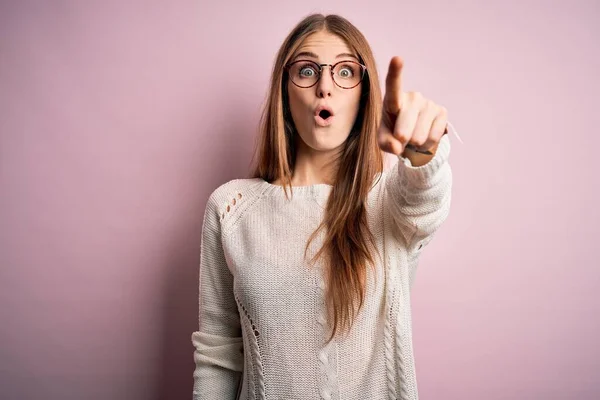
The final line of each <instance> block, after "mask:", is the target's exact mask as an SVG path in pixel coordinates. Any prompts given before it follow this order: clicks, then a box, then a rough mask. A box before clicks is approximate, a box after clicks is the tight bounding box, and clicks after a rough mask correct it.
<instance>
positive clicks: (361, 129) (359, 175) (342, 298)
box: [251, 14, 384, 342]
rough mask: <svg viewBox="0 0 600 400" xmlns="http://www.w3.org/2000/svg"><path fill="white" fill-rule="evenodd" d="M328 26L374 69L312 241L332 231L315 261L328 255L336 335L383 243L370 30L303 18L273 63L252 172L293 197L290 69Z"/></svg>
mask: <svg viewBox="0 0 600 400" xmlns="http://www.w3.org/2000/svg"><path fill="white" fill-rule="evenodd" d="M322 30H325V31H328V32H330V33H333V34H335V35H338V36H339V37H341V38H342V39H343V40H345V41H346V43H347V44H348V45H349V46H350V48H351V49H353V50H354V51H355V52H356V53H357V54H358V56H359V60H360V62H362V63H363V64H364V65H366V67H367V73H366V74H365V78H364V79H363V81H362V84H361V100H360V106H359V107H360V109H359V112H358V115H357V118H356V121H355V124H354V126H353V128H352V131H351V132H350V134H349V136H348V138H347V140H346V141H345V143H344V145H343V149H342V150H341V152H340V153H339V155H338V156H337V157H336V159H335V160H334V162H335V166H336V168H335V170H336V171H337V172H336V174H335V181H334V184H333V189H332V191H331V194H330V196H329V199H328V202H327V206H326V209H325V212H324V217H323V221H322V222H321V224H320V225H319V226H318V228H317V229H316V230H315V232H314V233H313V234H312V235H311V237H310V238H309V240H308V242H307V244H306V249H305V256H306V251H307V250H308V248H309V245H310V242H311V241H312V240H313V239H314V238H315V236H316V235H317V234H318V232H319V231H320V230H321V229H326V236H325V239H324V243H323V247H322V248H321V249H320V250H319V251H318V252H317V253H316V254H315V256H314V257H313V258H312V259H311V260H310V261H309V262H310V263H314V262H315V261H316V260H317V259H318V258H319V257H324V260H325V265H326V266H327V268H325V272H326V273H325V280H326V283H327V290H326V296H325V297H326V304H327V310H328V315H329V320H330V326H331V328H332V329H331V336H330V337H329V340H328V342H329V341H331V340H332V339H333V337H334V336H335V335H336V333H337V332H338V331H339V330H340V329H345V330H349V329H350V328H351V327H352V324H353V321H354V319H355V317H356V315H357V314H358V312H359V311H360V309H361V308H362V306H363V304H364V298H365V291H366V277H367V264H370V265H371V266H372V267H374V264H375V262H374V257H373V252H374V251H375V252H376V247H375V240H374V237H373V234H372V233H371V232H370V230H369V227H368V224H367V210H366V206H365V203H366V200H367V195H368V193H369V191H370V189H371V188H372V186H373V184H374V179H375V177H376V175H377V174H378V173H381V172H382V171H383V167H384V165H383V161H384V160H383V153H382V152H381V150H380V148H379V145H378V143H377V128H378V125H379V119H380V118H381V102H382V100H381V90H380V87H379V79H378V76H377V68H376V65H375V60H374V57H373V53H372V51H371V48H370V46H369V44H368V42H367V40H366V39H365V37H364V36H363V34H362V33H361V32H360V31H359V30H358V29H357V28H356V27H355V26H354V25H352V24H351V23H350V22H349V21H348V20H346V19H345V18H343V17H341V16H338V15H327V16H325V15H322V14H313V15H309V16H307V17H306V18H304V19H303V20H302V21H300V22H299V23H298V24H297V25H296V26H295V27H294V28H293V29H292V31H291V32H290V33H289V35H288V36H287V37H286V39H285V40H284V42H283V44H282V45H281V47H280V49H279V51H278V53H277V58H276V61H275V65H274V67H273V71H272V76H271V83H270V89H269V96H268V97H267V101H266V104H265V106H264V109H263V114H262V117H261V121H260V130H259V138H258V139H259V141H258V143H257V147H256V149H255V154H254V157H253V161H254V162H255V166H254V170H253V172H252V175H251V177H253V178H262V179H264V180H265V181H267V182H273V181H275V180H280V181H281V182H283V183H284V186H283V189H282V190H285V192H286V194H287V190H286V189H287V187H289V189H290V191H292V194H293V189H292V186H291V179H292V172H293V170H294V163H295V156H296V152H297V148H296V135H297V132H296V128H295V126H294V122H293V120H292V116H291V112H290V108H289V102H288V94H287V84H288V76H287V72H286V71H285V68H284V66H285V65H286V64H287V63H288V61H289V60H290V58H291V57H292V55H293V54H294V52H295V51H296V50H297V49H298V47H299V46H300V45H301V43H302V42H303V40H304V39H305V38H306V37H307V36H309V35H311V34H312V33H315V32H319V31H322Z"/></svg>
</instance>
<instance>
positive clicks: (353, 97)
mask: <svg viewBox="0 0 600 400" xmlns="http://www.w3.org/2000/svg"><path fill="white" fill-rule="evenodd" d="M353 54H354V56H352V55H353ZM296 60H311V61H315V62H316V63H317V64H331V65H333V64H335V63H337V62H339V61H344V60H346V61H355V62H358V58H357V55H356V54H355V52H353V51H352V50H351V49H350V47H349V46H348V45H347V44H346V42H345V41H344V40H343V39H342V38H340V37H339V36H337V35H334V34H332V33H329V32H326V31H321V32H317V33H313V34H312V35H310V36H308V37H307V38H306V39H305V40H304V42H303V43H302V44H301V46H300V47H299V48H298V50H297V51H296V53H294V55H293V57H292V58H291V60H290V62H293V61H296ZM300 65H305V66H304V67H301V68H300V67H298V68H294V69H293V70H290V74H292V73H293V71H294V70H295V72H296V73H294V78H296V81H297V82H300V83H302V82H303V81H302V80H308V81H310V77H311V76H312V74H314V73H315V72H316V71H314V70H313V68H311V67H310V65H309V64H303V63H298V64H297V66H300ZM306 65H308V67H307V66H306ZM348 65H351V64H348ZM338 67H343V65H342V64H340V65H339V66H338ZM330 68H331V67H329V66H325V67H323V70H322V73H321V78H320V79H319V81H318V82H317V83H316V84H315V85H314V86H312V87H310V88H301V87H298V86H296V85H295V84H294V83H293V82H292V81H291V79H288V83H287V89H288V93H289V103H290V104H289V105H290V109H291V114H292V118H293V120H294V125H295V126H296V130H297V131H298V134H299V136H300V138H297V139H300V140H301V142H300V143H299V146H300V148H299V150H300V151H302V150H303V149H307V148H308V149H312V150H315V151H321V152H327V151H331V150H335V149H337V148H338V147H339V146H340V145H342V144H343V143H344V142H345V141H346V139H347V138H348V135H349V134H350V130H351V129H352V126H353V125H354V121H355V120H356V116H357V114H358V108H359V103H360V95H361V87H362V81H361V83H359V84H358V85H357V86H356V87H354V88H352V89H343V88H341V87H339V86H338V85H336V83H334V81H333V79H332V76H331V69H330ZM336 69H337V71H338V74H339V75H338V76H339V77H340V78H339V79H338V76H336V80H337V81H339V82H343V79H344V78H345V77H348V76H349V73H350V72H349V71H350V70H349V69H344V68H341V69H338V68H336ZM356 72H359V73H360V69H359V70H358V71H355V73H356ZM302 86H306V85H304V84H302ZM345 86H348V85H345ZM320 107H321V108H322V107H326V108H328V109H329V110H330V111H331V113H332V114H333V115H331V116H329V118H327V119H324V118H323V117H327V115H326V114H322V113H321V115H319V108H320Z"/></svg>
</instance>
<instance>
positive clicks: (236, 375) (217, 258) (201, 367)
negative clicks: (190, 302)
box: [192, 196, 243, 400]
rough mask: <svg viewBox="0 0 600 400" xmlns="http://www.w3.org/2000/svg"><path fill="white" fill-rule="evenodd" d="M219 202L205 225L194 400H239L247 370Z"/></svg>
mask: <svg viewBox="0 0 600 400" xmlns="http://www.w3.org/2000/svg"><path fill="white" fill-rule="evenodd" d="M217 204H218V203H217V201H215V200H214V198H213V196H211V197H210V198H209V200H208V203H207V206H206V210H205V214H204V220H203V225H202V236H201V244H200V285H199V330H198V331H196V332H193V333H192V343H193V345H194V348H195V350H194V363H195V370H194V374H193V377H194V387H193V399H194V400H228V399H231V400H233V399H235V398H236V396H237V390H238V385H239V382H240V378H241V371H242V370H243V340H242V332H241V323H240V316H239V312H238V309H237V305H236V302H235V297H234V294H233V275H232V274H231V272H230V270H229V268H228V266H227V263H226V261H225V255H224V251H223V247H222V241H221V224H220V219H219V211H218V207H217Z"/></svg>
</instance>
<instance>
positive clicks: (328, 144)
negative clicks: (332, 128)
mask: <svg viewBox="0 0 600 400" xmlns="http://www.w3.org/2000/svg"><path fill="white" fill-rule="evenodd" d="M305 137H306V136H305ZM347 138H348V135H345V136H342V135H334V136H329V135H328V134H325V135H324V134H323V133H322V132H314V133H312V134H311V135H309V136H308V137H306V139H307V140H304V139H302V140H303V141H304V143H305V144H306V145H307V146H308V147H310V148H311V149H313V150H317V151H331V150H335V149H337V148H338V147H340V146H341V145H343V144H344V142H345V141H346V139H347Z"/></svg>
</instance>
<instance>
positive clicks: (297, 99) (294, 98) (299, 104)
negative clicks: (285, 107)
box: [288, 84, 307, 124]
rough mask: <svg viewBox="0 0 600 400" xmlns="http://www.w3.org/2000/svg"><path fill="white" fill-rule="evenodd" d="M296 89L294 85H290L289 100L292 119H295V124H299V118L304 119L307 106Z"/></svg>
mask: <svg viewBox="0 0 600 400" xmlns="http://www.w3.org/2000/svg"><path fill="white" fill-rule="evenodd" d="M295 88H296V87H295V86H294V85H292V84H289V85H288V99H289V103H290V111H291V113H292V117H293V118H294V122H295V123H296V124H298V122H299V121H298V118H302V117H303V116H304V114H305V111H306V108H307V106H306V104H305V101H304V99H303V98H302V95H301V94H300V93H298V91H297V90H295Z"/></svg>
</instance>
